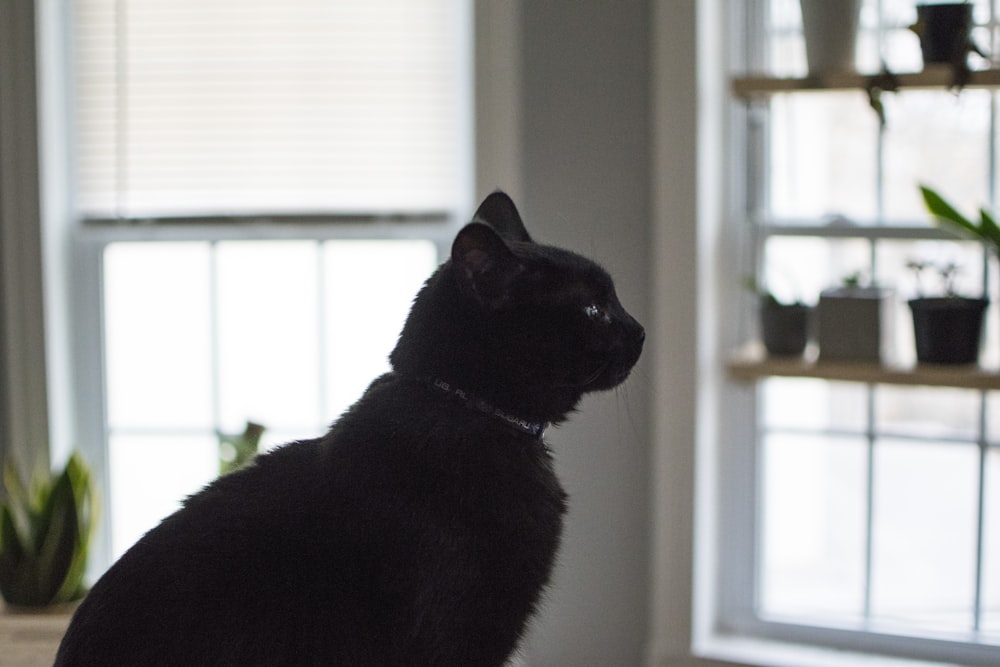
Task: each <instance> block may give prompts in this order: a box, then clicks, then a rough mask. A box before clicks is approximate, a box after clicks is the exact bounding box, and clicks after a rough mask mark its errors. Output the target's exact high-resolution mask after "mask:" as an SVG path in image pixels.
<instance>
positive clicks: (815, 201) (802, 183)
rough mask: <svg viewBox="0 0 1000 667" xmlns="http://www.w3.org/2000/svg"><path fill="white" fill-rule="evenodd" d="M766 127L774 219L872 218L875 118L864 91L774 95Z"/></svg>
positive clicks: (873, 216)
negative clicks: (832, 215) (767, 128)
mask: <svg viewBox="0 0 1000 667" xmlns="http://www.w3.org/2000/svg"><path fill="white" fill-rule="evenodd" d="M770 132H771V147H770V148H771V181H770V192H771V206H772V213H773V215H774V216H775V217H776V218H778V219H782V218H792V219H803V218H804V219H807V220H815V221H817V222H818V221H819V220H820V218H822V217H823V216H826V215H830V214H838V215H845V216H847V217H849V218H851V219H853V220H857V221H864V220H867V221H869V222H870V221H871V220H873V219H874V218H875V215H876V204H877V199H876V185H877V181H876V172H875V169H876V166H877V159H876V152H875V147H876V136H877V133H878V119H877V117H876V116H875V114H874V113H873V112H872V110H871V108H870V107H869V106H868V103H867V101H866V98H865V96H864V95H860V94H858V93H857V92H856V91H850V92H848V93H824V94H822V95H778V96H775V97H774V99H772V101H771V122H770Z"/></svg>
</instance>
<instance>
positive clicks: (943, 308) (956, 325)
mask: <svg viewBox="0 0 1000 667" xmlns="http://www.w3.org/2000/svg"><path fill="white" fill-rule="evenodd" d="M988 303H989V302H988V301H987V300H986V299H966V298H962V297H939V298H919V299H911V300H910V301H909V305H910V311H911V312H912V314H913V338H914V342H915V343H916V347H917V361H919V362H920V363H931V364H974V363H976V361H978V359H979V345H980V341H981V339H982V334H983V313H984V311H985V310H986V306H987V304H988Z"/></svg>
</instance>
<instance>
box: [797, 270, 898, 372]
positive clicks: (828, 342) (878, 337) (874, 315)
mask: <svg viewBox="0 0 1000 667" xmlns="http://www.w3.org/2000/svg"><path fill="white" fill-rule="evenodd" d="M891 297H892V291H891V290H888V289H885V288H881V287H840V288H836V289H830V290H825V291H824V292H823V293H822V294H820V297H819V305H818V306H817V308H816V320H817V322H816V324H817V326H816V332H817V336H816V337H817V341H818V342H819V358H820V360H821V361H867V362H880V361H884V360H885V358H886V357H887V356H888V350H889V342H890V341H891V340H892V334H891V331H890V327H891V324H892V300H891Z"/></svg>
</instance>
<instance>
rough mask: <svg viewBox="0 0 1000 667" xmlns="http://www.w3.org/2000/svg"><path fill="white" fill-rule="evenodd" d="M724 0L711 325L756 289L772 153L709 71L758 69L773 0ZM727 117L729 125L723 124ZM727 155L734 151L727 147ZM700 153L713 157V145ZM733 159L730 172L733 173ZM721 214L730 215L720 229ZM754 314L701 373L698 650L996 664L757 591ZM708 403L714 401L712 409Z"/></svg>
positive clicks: (769, 660) (794, 658)
mask: <svg viewBox="0 0 1000 667" xmlns="http://www.w3.org/2000/svg"><path fill="white" fill-rule="evenodd" d="M725 4H726V10H727V11H726V12H724V13H725V14H727V15H728V35H729V37H730V38H729V39H727V40H725V42H726V46H727V47H728V51H726V47H719V46H718V45H716V50H715V51H714V52H713V53H712V55H713V56H714V57H715V58H717V59H718V60H717V62H715V65H716V67H718V65H720V64H722V63H726V62H728V63H729V64H730V66H729V67H723V68H721V69H722V71H721V73H720V70H719V69H716V70H714V71H710V72H706V71H704V70H703V71H702V75H703V76H704V77H705V78H703V79H702V81H701V84H702V86H703V87H705V88H707V89H708V90H711V91H713V92H714V94H717V95H720V96H719V98H718V100H717V101H718V104H719V108H720V109H722V110H723V112H722V113H723V114H724V116H723V117H724V118H726V120H725V121H719V120H718V119H716V120H717V122H719V124H720V127H719V128H718V129H719V130H720V131H721V132H722V133H723V134H724V135H725V136H726V137H727V139H728V143H727V144H726V145H727V149H725V150H724V151H723V153H721V154H720V153H717V152H714V151H710V152H709V157H708V161H711V160H724V162H721V163H716V164H715V165H714V166H715V167H716V171H715V173H714V177H716V178H720V177H721V178H722V179H723V182H726V179H729V180H728V182H729V183H732V184H734V185H722V184H721V183H720V187H719V191H722V192H727V196H726V199H727V201H729V202H730V204H729V210H727V211H725V212H715V215H716V216H717V217H715V218H713V219H709V220H706V218H705V217H704V216H703V217H702V218H701V222H703V223H704V224H702V225H701V231H702V232H703V233H705V232H706V231H709V232H712V231H714V232H715V233H722V236H721V237H718V246H717V247H716V250H717V251H718V252H719V253H720V255H719V256H721V257H724V258H726V259H728V260H729V261H728V262H725V263H724V264H721V263H720V262H719V261H718V258H717V257H718V256H717V257H716V258H713V260H712V261H711V265H712V266H714V267H715V268H717V269H718V273H717V274H716V275H715V276H714V278H709V279H708V280H707V281H706V282H707V283H708V284H709V285H710V287H709V289H712V288H715V289H717V293H718V294H720V295H721V296H719V297H718V301H716V302H715V303H712V302H711V299H709V300H708V303H705V304H703V306H702V307H703V308H704V309H705V310H710V311H712V314H709V315H704V314H703V319H702V324H703V325H704V324H706V323H711V324H709V326H712V325H715V324H716V323H717V322H720V321H724V319H722V318H724V316H723V315H722V313H734V312H740V311H741V310H745V308H744V307H741V305H740V304H741V303H743V304H744V306H745V298H743V297H742V296H741V295H740V292H739V288H738V286H739V284H740V275H748V274H751V273H753V270H754V265H755V262H756V258H755V257H754V253H753V251H752V248H753V247H754V246H755V244H756V243H757V242H759V239H755V238H753V236H754V234H755V232H754V230H752V229H750V225H749V224H747V222H746V221H747V211H750V210H758V208H757V207H756V203H757V202H756V200H755V198H756V197H759V196H761V192H760V188H759V187H755V185H754V184H755V183H758V184H759V182H760V179H757V178H755V177H754V176H753V175H752V174H751V171H752V170H753V169H754V168H755V167H759V166H760V165H763V164H764V160H763V157H762V156H763V154H764V151H765V149H766V140H765V139H764V138H763V135H762V132H763V128H762V127H761V125H760V119H759V118H758V117H756V113H757V112H755V111H754V110H753V109H752V108H750V107H749V106H748V105H745V104H744V102H742V101H738V100H733V99H732V96H731V95H730V94H729V93H728V90H725V89H724V90H723V91H721V94H720V91H719V90H718V89H715V88H713V87H712V86H710V85H709V84H708V81H711V80H714V84H715V85H716V86H718V85H720V84H721V85H722V86H725V87H726V88H728V77H729V75H730V73H731V72H733V71H744V70H745V68H746V67H747V65H748V64H749V65H750V66H751V68H752V67H754V66H761V65H762V64H763V63H747V62H746V61H745V60H743V61H742V62H739V60H741V59H742V58H741V55H742V54H743V53H747V48H746V47H747V44H746V43H741V42H740V39H741V38H746V39H751V37H748V36H747V35H748V34H750V33H752V32H753V31H755V30H756V31H759V33H758V34H763V24H762V19H763V12H762V11H761V8H762V6H763V4H764V0H748V1H747V2H745V3H744V2H733V1H732V0H729V1H728V2H726V3H725ZM702 19H703V20H705V21H709V20H713V19H710V18H708V16H707V14H703V15H702ZM702 53H703V54H704V51H703V52H702ZM760 69H761V68H759V69H758V70H757V71H760ZM720 75H721V76H722V78H723V80H722V81H721V82H720V81H719V80H718V77H719V76H720ZM723 125H724V126H725V129H722V127H721V126H723ZM704 147H705V144H704V143H703V144H702V148H703V149H704ZM722 155H725V156H728V157H726V158H723V157H721V156H722ZM700 157H701V159H702V160H705V159H706V158H705V156H704V155H701V156H700ZM734 165H744V167H743V168H744V169H746V171H744V172H742V173H740V170H739V169H740V168H739V167H738V166H737V168H736V170H733V169H732V166H734ZM727 167H728V168H729V171H730V173H729V174H726V175H725V176H723V174H724V173H725V171H726V168H727ZM734 172H735V173H734ZM716 225H720V226H721V229H720V228H719V227H716ZM721 230H725V231H721ZM876 235H877V232H876ZM887 237H888V235H887ZM927 237H928V238H940V235H939V234H938V233H935V232H934V231H933V230H932V231H931V232H930V233H929V234H927ZM748 249H750V250H748ZM712 318H719V319H718V320H713V319H712ZM745 318H746V315H743V316H742V319H741V321H740V322H738V323H733V324H732V325H730V326H729V327H728V328H724V329H723V330H722V332H721V333H717V334H716V335H715V336H712V337H710V340H711V341H712V345H713V347H714V355H715V357H714V359H715V361H714V363H713V364H712V367H713V368H712V371H711V372H710V374H708V373H704V372H702V374H701V375H700V378H701V379H700V387H701V388H702V389H703V390H707V391H703V395H704V396H706V397H707V400H706V402H705V404H704V405H703V410H705V411H703V412H702V413H701V414H700V415H699V417H700V419H699V429H700V432H701V436H700V437H698V448H699V452H700V454H699V458H700V461H699V467H700V472H699V474H698V482H699V484H700V485H701V488H700V489H699V490H697V491H696V494H697V495H696V498H697V501H696V502H700V503H701V504H700V507H699V509H701V510H703V511H705V510H706V509H707V511H708V513H709V514H707V515H706V514H701V517H700V521H699V522H698V523H697V524H696V528H695V530H696V531H697V530H699V529H700V530H701V531H703V532H702V533H701V534H700V535H698V538H696V539H697V541H696V543H695V554H696V561H695V564H694V565H693V569H694V577H695V579H694V581H695V589H694V591H695V594H696V596H695V613H696V616H695V619H694V621H695V627H694V630H693V636H694V644H695V647H696V648H695V652H696V653H699V654H701V655H704V656H711V657H713V658H718V659H728V660H738V661H746V662H748V663H752V664H798V665H813V664H823V665H827V664H830V665H835V664H850V665H856V664H869V660H870V661H871V662H872V663H873V664H874V663H878V664H881V662H878V661H879V660H880V659H879V658H875V657H874V656H891V657H895V658H899V659H903V660H905V661H911V660H912V661H925V660H933V661H941V662H948V663H951V662H958V663H960V664H970V665H988V664H996V661H997V659H998V655H1000V648H998V647H996V646H995V645H982V644H975V643H966V642H961V641H957V640H956V641H952V640H946V639H932V638H928V637H919V636H905V635H892V634H887V633H884V632H878V631H867V630H858V629H853V628H852V629H846V628H845V629H838V628H833V627H819V626H812V625H808V624H805V623H803V624H795V623H789V622H777V621H771V620H765V619H762V618H760V617H759V616H758V614H757V613H756V611H755V599H754V598H755V585H756V582H757V579H758V573H757V571H756V568H757V567H758V565H757V563H758V562H759V559H760V544H759V542H758V533H759V527H760V518H761V517H760V507H759V502H760V490H759V488H758V486H757V485H758V475H759V471H760V466H761V462H760V461H759V460H758V451H759V450H758V447H757V445H756V444H755V442H756V440H757V438H758V433H757V430H758V429H757V427H756V426H755V425H756V424H757V420H758V410H757V391H756V388H755V387H754V386H753V385H743V384H738V383H733V382H732V381H728V380H727V379H726V378H725V377H724V371H723V370H722V369H721V367H722V365H723V362H724V360H725V358H726V355H727V354H728V353H729V351H731V350H733V349H736V347H737V346H738V345H739V344H741V343H743V342H744V340H741V336H743V335H745V333H746V332H747V331H748V330H750V329H752V327H751V326H749V325H748V324H747V322H746V319H745ZM705 406H708V407H707V410H706V409H705ZM983 409H985V408H983ZM709 415H713V416H717V417H718V425H717V426H713V425H709V424H708V423H707V420H706V417H708V416H709ZM709 418H710V417H709ZM751 425H754V426H751ZM980 528H981V526H980ZM702 558H704V559H705V560H704V561H703V560H701V559H702ZM705 570H709V571H707V572H706V571H705ZM848 652H850V653H848ZM862 654H864V655H862ZM865 656H868V657H865ZM698 664H701V663H698Z"/></svg>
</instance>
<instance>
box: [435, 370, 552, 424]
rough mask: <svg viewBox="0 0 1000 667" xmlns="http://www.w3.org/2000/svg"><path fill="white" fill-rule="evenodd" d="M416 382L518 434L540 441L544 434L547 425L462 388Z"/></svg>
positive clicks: (441, 383) (436, 381) (441, 381)
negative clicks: (518, 414) (523, 416)
mask: <svg viewBox="0 0 1000 667" xmlns="http://www.w3.org/2000/svg"><path fill="white" fill-rule="evenodd" d="M417 380H418V381H419V382H420V383H422V384H424V385H426V386H427V387H429V388H430V389H432V390H434V391H436V392H438V393H439V394H441V395H443V396H448V397H450V398H452V399H454V400H456V401H461V402H462V403H464V404H465V405H466V407H468V408H469V409H471V410H476V411H478V412H481V413H483V414H485V415H488V416H490V417H493V418H494V419H495V420H497V422H499V423H500V424H503V425H504V426H506V427H508V428H510V429H513V430H514V431H517V432H518V433H522V434H524V435H527V436H530V437H532V438H535V439H536V440H541V439H542V436H543V435H544V434H545V429H546V428H547V427H548V423H546V422H539V421H532V420H529V419H524V418H522V417H519V416H517V415H515V414H513V413H512V412H509V411H507V410H505V409H504V408H501V407H498V406H496V405H493V404H492V403H490V402H489V401H487V400H485V399H484V398H482V397H481V396H478V395H476V394H475V393H473V392H471V391H469V390H467V389H465V388H463V387H459V386H456V385H454V384H452V383H451V382H448V381H447V380H443V379H441V378H436V377H429V376H423V377H419V378H417Z"/></svg>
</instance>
